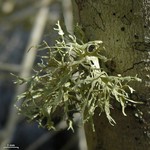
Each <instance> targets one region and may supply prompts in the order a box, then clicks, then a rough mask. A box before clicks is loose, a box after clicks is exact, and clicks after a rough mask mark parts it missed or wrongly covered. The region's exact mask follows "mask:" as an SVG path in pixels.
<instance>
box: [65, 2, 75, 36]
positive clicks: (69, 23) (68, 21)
mask: <svg viewBox="0 0 150 150" xmlns="http://www.w3.org/2000/svg"><path fill="white" fill-rule="evenodd" d="M62 8H63V15H64V21H65V25H66V28H67V31H68V32H69V33H71V34H73V11H72V3H71V0H62Z"/></svg>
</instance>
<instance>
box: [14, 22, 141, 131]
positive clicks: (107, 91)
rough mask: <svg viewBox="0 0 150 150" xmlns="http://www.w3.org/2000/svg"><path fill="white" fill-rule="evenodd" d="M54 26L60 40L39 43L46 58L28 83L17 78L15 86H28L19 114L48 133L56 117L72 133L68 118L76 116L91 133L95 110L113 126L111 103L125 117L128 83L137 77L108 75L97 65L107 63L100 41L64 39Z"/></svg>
mask: <svg viewBox="0 0 150 150" xmlns="http://www.w3.org/2000/svg"><path fill="white" fill-rule="evenodd" d="M56 25H57V28H54V30H56V31H57V32H58V34H59V36H60V39H59V40H56V44H55V45H54V46H52V47H50V46H49V45H48V44H47V43H46V42H43V44H42V49H43V50H47V54H46V56H41V63H38V64H37V65H38V69H37V70H35V74H34V75H33V76H32V77H31V78H30V79H24V78H21V77H17V83H19V84H27V85H28V88H27V89H26V91H25V92H24V93H22V94H21V95H19V96H18V100H20V99H24V101H23V103H22V106H21V108H19V112H21V113H22V114H23V115H25V116H26V117H27V118H28V119H29V120H36V121H37V122H38V123H39V125H40V126H42V127H46V128H48V129H55V123H54V118H55V117H56V116H57V115H59V116H60V117H61V119H62V120H65V121H66V122H67V123H68V128H71V129H73V126H72V125H73V115H71V114H73V113H75V112H79V113H80V114H81V117H82V123H85V122H87V121H90V122H91V123H92V126H93V130H94V125H93V121H92V118H93V116H94V113H95V109H99V112H100V113H101V112H105V114H106V117H107V118H108V121H109V123H110V124H111V125H114V124H115V123H116V122H115V120H114V119H113V118H112V117H111V111H110V109H111V108H113V106H112V105H111V101H112V100H115V101H117V102H118V103H120V105H121V106H122V113H123V114H124V115H126V113H125V107H126V103H127V102H131V103H135V101H133V100H131V99H130V98H129V95H128V92H131V93H132V92H134V89H133V88H132V87H130V86H129V82H131V81H141V80H140V79H139V78H138V77H137V76H135V77H131V76H125V77H122V76H121V75H117V76H111V75H108V73H107V71H106V70H105V68H103V67H102V65H101V63H100V62H106V61H107V60H108V59H107V58H106V57H105V56H104V55H102V51H104V50H105V47H104V43H103V42H102V41H100V40H97V41H89V42H87V43H83V42H82V41H80V40H77V39H76V37H75V36H74V35H65V34H64V32H63V30H62V28H61V26H60V24H59V22H58V23H57V24H56ZM77 41H80V42H77ZM99 60H100V61H99Z"/></svg>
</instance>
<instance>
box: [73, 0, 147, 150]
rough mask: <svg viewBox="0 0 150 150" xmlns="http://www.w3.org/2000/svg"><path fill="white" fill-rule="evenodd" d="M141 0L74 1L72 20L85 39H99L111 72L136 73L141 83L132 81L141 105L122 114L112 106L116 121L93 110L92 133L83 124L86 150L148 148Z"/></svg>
mask: <svg viewBox="0 0 150 150" xmlns="http://www.w3.org/2000/svg"><path fill="white" fill-rule="evenodd" d="M143 4H144V3H143V0H73V6H74V18H75V23H77V22H78V23H79V25H81V26H82V27H83V31H84V32H85V35H86V38H87V39H88V41H90V40H102V41H103V42H104V45H105V48H106V55H107V57H109V58H112V61H111V63H109V64H107V67H108V69H109V70H110V71H111V74H113V75H115V74H121V75H122V76H125V75H131V76H135V75H138V77H140V78H141V79H142V82H141V83H133V85H132V86H133V87H134V89H135V90H136V93H134V95H132V98H133V99H134V100H140V101H144V104H143V105H138V106H132V107H131V106H130V107H127V109H126V113H127V117H124V116H123V115H122V113H121V111H120V110H119V107H118V106H117V107H116V106H114V110H112V116H113V117H114V118H115V120H116V122H117V124H116V125H115V126H114V127H113V126H111V125H110V124H109V123H108V121H107V119H106V117H105V116H104V114H102V115H101V116H99V113H98V110H97V111H96V112H95V116H94V123H95V130H96V131H95V132H93V131H92V129H91V127H90V125H89V124H86V125H85V132H86V138H87V143H88V148H89V150H148V149H149V146H150V145H149V144H150V141H149V138H150V131H149V128H150V127H149V126H148V125H149V123H150V120H149V112H150V111H149V101H148V98H149V96H150V76H149V73H150V66H149V57H150V56H149V49H150V44H149V43H147V42H146V40H145V35H147V32H148V27H147V24H146V21H145V17H144V5H143Z"/></svg>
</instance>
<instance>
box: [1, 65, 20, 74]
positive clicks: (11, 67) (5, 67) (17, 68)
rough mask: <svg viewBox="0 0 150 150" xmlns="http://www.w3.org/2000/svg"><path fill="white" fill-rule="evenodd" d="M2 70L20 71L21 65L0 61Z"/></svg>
mask: <svg viewBox="0 0 150 150" xmlns="http://www.w3.org/2000/svg"><path fill="white" fill-rule="evenodd" d="M0 70H3V71H9V72H19V71H20V65H16V64H7V63H0Z"/></svg>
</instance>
